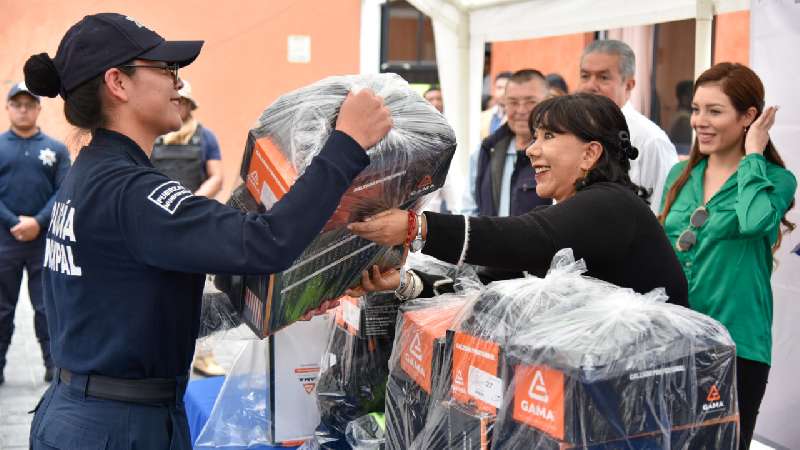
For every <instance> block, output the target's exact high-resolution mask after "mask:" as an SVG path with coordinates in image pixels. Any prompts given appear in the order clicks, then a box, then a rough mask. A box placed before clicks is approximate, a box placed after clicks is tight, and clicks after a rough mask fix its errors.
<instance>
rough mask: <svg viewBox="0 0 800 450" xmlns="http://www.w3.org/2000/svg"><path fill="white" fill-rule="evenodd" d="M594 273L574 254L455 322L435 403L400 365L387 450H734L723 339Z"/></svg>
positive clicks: (705, 323) (732, 400)
mask: <svg viewBox="0 0 800 450" xmlns="http://www.w3.org/2000/svg"><path fill="white" fill-rule="evenodd" d="M585 271H586V267H585V264H584V263H583V261H577V262H576V261H574V260H573V257H572V252H571V251H570V250H568V249H567V250H562V251H561V252H559V253H558V254H557V255H556V256H555V258H554V260H553V264H552V266H551V269H550V271H549V272H548V274H547V275H546V276H545V277H544V278H543V279H539V278H536V277H527V278H524V279H516V280H507V281H499V282H495V283H492V284H490V285H489V286H488V287H487V288H486V290H485V291H483V292H481V294H480V295H479V296H478V297H477V298H476V299H475V301H474V302H470V303H468V304H467V306H465V307H464V308H463V309H462V311H461V312H460V313H459V314H458V316H457V317H455V318H454V319H453V322H452V323H451V324H450V327H449V331H447V332H446V335H445V338H444V341H443V343H442V344H441V345H442V348H443V350H442V355H441V356H440V358H439V359H440V360H441V363H439V365H438V368H439V373H438V375H436V377H435V378H436V379H438V380H439V382H438V383H433V384H432V385H431V386H432V389H431V391H424V390H422V391H423V392H422V394H425V395H420V391H421V389H419V388H415V386H414V385H413V384H411V383H408V382H407V380H403V379H402V377H401V376H398V375H407V374H406V373H404V371H403V370H401V369H402V368H399V369H398V368H397V366H398V365H399V364H398V361H397V359H395V357H394V356H393V359H392V372H391V375H390V380H389V385H388V387H387V402H386V403H387V411H386V414H387V424H386V425H387V430H386V434H387V448H390V449H406V448H409V449H426V450H429V449H433V450H435V449H451V448H459V449H476V450H477V449H488V448H490V447H491V448H493V449H520V448H544V449H554V450H563V449H571V448H576V449H577V448H582V449H584V448H589V449H601V448H602V449H606V448H614V449H616V448H620V449H621V448H648V449H650V448H654V449H655V448H665V449H671V448H679V449H703V448H707V449H727V448H735V446H736V443H737V440H738V419H737V415H736V411H737V410H736V392H735V373H734V372H735V350H734V346H733V343H732V341H731V339H730V336H729V335H728V333H727V331H726V330H725V329H724V327H722V325H720V324H719V323H718V322H716V321H714V320H713V319H710V318H708V317H706V316H703V315H701V314H698V313H695V312H693V311H691V310H688V309H685V308H682V307H679V306H674V305H668V304H665V303H664V301H665V300H666V296H665V294H664V291H663V290H656V291H653V292H652V293H650V294H648V295H646V296H642V295H639V294H636V293H634V292H633V291H631V290H629V289H623V288H619V287H617V286H614V285H612V284H609V283H606V282H603V281H600V280H596V279H592V278H589V277H585V276H583V275H582V273H584V272H585ZM433 301H435V299H433ZM399 338H400V332H399V333H398V339H399ZM395 345H397V344H395ZM396 351H397V348H396ZM409 386H411V387H409ZM415 396H416V397H415ZM417 398H422V399H423V400H425V401H427V403H424V402H422V401H419V400H416V399H417ZM409 399H411V400H409ZM415 402H416V403H415ZM418 404H422V405H424V406H422V407H421V406H418Z"/></svg>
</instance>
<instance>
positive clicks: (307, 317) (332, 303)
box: [299, 300, 339, 320]
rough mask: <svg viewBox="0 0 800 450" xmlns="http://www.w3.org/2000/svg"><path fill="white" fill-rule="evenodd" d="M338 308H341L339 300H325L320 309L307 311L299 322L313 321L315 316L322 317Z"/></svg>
mask: <svg viewBox="0 0 800 450" xmlns="http://www.w3.org/2000/svg"><path fill="white" fill-rule="evenodd" d="M337 306H339V300H325V301H324V302H322V304H321V305H319V306H318V307H316V308H314V309H309V310H308V311H306V313H305V314H303V315H302V316H300V319H299V320H311V319H312V318H313V317H314V316H321V315H323V314H325V313H326V312H328V310H329V309H333V308H336V307H337Z"/></svg>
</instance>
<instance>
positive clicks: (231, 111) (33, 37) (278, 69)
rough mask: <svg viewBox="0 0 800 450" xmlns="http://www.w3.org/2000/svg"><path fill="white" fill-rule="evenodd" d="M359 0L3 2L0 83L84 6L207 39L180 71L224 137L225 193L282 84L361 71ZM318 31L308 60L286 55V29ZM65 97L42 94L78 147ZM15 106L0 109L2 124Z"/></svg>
mask: <svg viewBox="0 0 800 450" xmlns="http://www.w3.org/2000/svg"><path fill="white" fill-rule="evenodd" d="M360 7H361V6H360V1H359V0H336V1H332V2H329V1H317V0H269V1H264V0H237V1H235V2H220V1H218V0H194V1H191V2H190V1H185V0H179V1H153V0H141V1H139V2H130V1H122V0H106V1H102V2H99V1H97V0H70V1H68V2H65V1H56V0H27V1H24V2H23V1H12V2H4V8H3V14H2V17H0V91H2V95H3V99H4V98H5V94H6V92H7V91H8V89H9V88H10V86H11V85H12V84H13V83H14V82H16V81H18V80H20V79H21V78H22V76H23V75H22V66H23V64H24V63H25V60H26V58H27V57H28V56H29V55H31V54H33V53H39V52H43V51H46V52H48V53H50V55H51V56H54V55H55V51H56V49H57V47H58V43H59V41H60V40H61V37H62V36H63V35H64V33H65V32H66V30H67V29H68V28H69V27H70V26H71V25H72V24H74V23H75V22H77V21H78V20H80V18H81V17H83V16H84V15H86V14H91V13H97V12H105V11H116V12H120V13H124V14H127V15H130V16H132V17H134V18H136V20H138V21H139V22H141V23H143V24H144V25H146V26H147V27H149V28H152V29H154V30H156V31H158V32H159V34H161V35H162V36H164V37H165V38H167V39H203V40H205V41H206V43H205V46H204V47H203V51H202V53H201V54H200V57H199V58H198V59H197V61H196V62H195V63H194V64H192V65H191V66H189V67H188V68H186V70H182V71H181V76H182V77H184V78H186V79H188V80H189V81H191V83H192V87H193V89H194V93H195V97H196V98H197V101H198V103H199V105H200V107H199V108H198V109H197V111H195V115H196V116H197V117H198V119H199V120H200V121H201V122H202V123H203V124H205V125H207V126H208V127H209V128H210V129H211V130H213V131H214V132H215V133H216V135H217V137H218V138H219V141H220V147H221V149H222V160H223V165H224V168H225V184H224V188H223V192H222V193H221V195H220V196H219V198H222V199H224V198H227V196H228V194H229V193H230V191H231V190H232V189H233V187H234V186H235V184H236V183H238V181H239V177H238V171H239V165H240V163H241V157H242V153H243V150H244V144H245V139H246V136H247V130H248V129H249V128H250V126H252V124H253V123H254V122H255V120H256V119H257V118H258V116H259V115H260V113H261V112H262V111H263V110H264V108H266V107H267V106H268V105H269V104H270V103H272V101H274V100H275V99H276V98H277V97H278V96H279V95H280V94H281V93H283V92H286V91H289V90H292V89H295V88H298V87H301V86H303V85H306V84H309V83H311V82H313V81H315V80H318V79H320V78H324V77H326V76H329V75H338V74H351V73H358V71H359V28H360V14H361V11H360ZM296 34H299V35H309V36H311V62H310V63H309V64H291V63H289V62H288V61H287V36H288V35H296ZM62 105H63V103H62V102H61V100H60V99H59V98H57V99H45V101H44V102H43V111H42V114H41V116H40V120H39V123H40V125H41V127H42V129H43V130H44V131H45V132H46V133H48V134H50V135H52V136H54V137H56V138H58V139H61V140H64V141H66V142H67V143H68V145H70V147H71V149H72V150H75V149H76V147H78V145H79V144H78V141H77V139H76V136H75V130H74V129H73V128H71V127H70V126H69V125H68V124H67V123H66V121H65V120H64V115H63V112H62V108H63V106H62ZM7 127H8V116H7V114H5V112H3V113H0V129H6V128H7Z"/></svg>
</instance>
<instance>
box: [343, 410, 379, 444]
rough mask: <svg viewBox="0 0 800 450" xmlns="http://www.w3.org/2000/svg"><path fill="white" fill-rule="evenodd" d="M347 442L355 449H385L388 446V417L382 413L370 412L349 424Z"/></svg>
mask: <svg viewBox="0 0 800 450" xmlns="http://www.w3.org/2000/svg"><path fill="white" fill-rule="evenodd" d="M346 434H347V443H348V444H350V447H352V448H353V450H383V449H384V448H386V418H385V416H384V414H382V413H370V414H367V415H366V416H361V417H359V418H357V419H356V420H353V421H351V422H350V423H348V424H347V431H346Z"/></svg>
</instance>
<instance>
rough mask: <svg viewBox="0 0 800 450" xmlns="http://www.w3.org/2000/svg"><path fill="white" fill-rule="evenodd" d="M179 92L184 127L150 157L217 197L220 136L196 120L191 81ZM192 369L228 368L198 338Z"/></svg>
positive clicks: (218, 371)
mask: <svg viewBox="0 0 800 450" xmlns="http://www.w3.org/2000/svg"><path fill="white" fill-rule="evenodd" d="M181 81H182V82H183V87H182V88H180V90H178V95H180V97H181V99H180V105H179V106H180V114H181V122H182V123H183V124H182V125H181V128H180V129H179V130H177V131H172V132H169V133H167V134H165V135H164V136H161V137H159V138H158V139H156V145H155V146H154V147H153V153H152V154H151V155H150V161H152V163H153V166H155V168H156V169H158V170H159V171H161V173H163V174H164V175H166V176H168V177H170V178H172V179H173V180H177V181H179V182H180V183H181V185H182V186H183V187H185V188H186V189H189V190H190V191H192V192H194V195H202V196H204V197H208V198H214V196H215V195H217V193H218V192H219V190H220V189H221V188H222V161H220V159H221V157H222V155H221V154H220V150H219V143H218V142H217V137H216V136H214V133H212V132H211V130H209V129H208V128H207V127H204V126H203V125H201V124H200V122H198V121H197V119H196V118H195V117H194V114H192V111H194V110H196V109H197V101H196V100H195V99H194V96H193V95H192V85H191V84H189V81H188V80H185V79H181ZM192 370H193V371H194V372H195V373H198V374H200V375H204V376H207V377H214V376H221V375H225V370H224V369H223V368H222V366H220V365H219V364H218V363H217V360H216V359H215V358H214V353H213V352H212V349H211V346H210V344H209V343H208V342H207V341H206V340H204V339H201V340H199V341H197V348H196V350H195V354H194V362H193V363H192Z"/></svg>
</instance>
